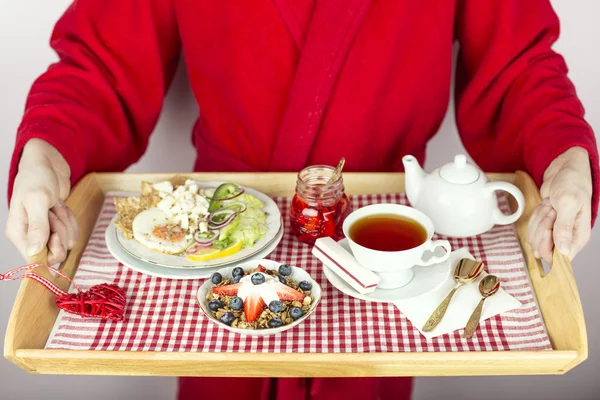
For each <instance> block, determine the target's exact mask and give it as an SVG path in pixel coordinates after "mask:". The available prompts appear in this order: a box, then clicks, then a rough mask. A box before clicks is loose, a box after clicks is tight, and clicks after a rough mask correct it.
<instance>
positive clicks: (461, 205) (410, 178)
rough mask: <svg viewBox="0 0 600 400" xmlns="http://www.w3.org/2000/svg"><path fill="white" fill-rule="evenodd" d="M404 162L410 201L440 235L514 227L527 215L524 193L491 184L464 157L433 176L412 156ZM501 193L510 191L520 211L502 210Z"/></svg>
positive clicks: (456, 234)
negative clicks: (499, 197)
mask: <svg viewBox="0 0 600 400" xmlns="http://www.w3.org/2000/svg"><path fill="white" fill-rule="evenodd" d="M402 163H403V164H404V170H405V181H406V183H405V186H406V195H407V197H408V201H410V204H411V206H412V207H414V208H416V209H417V210H419V211H421V212H423V213H425V214H427V216H428V217H429V218H431V220H432V221H433V225H434V227H435V231H436V232H437V233H438V234H441V235H445V236H449V237H466V236H474V235H479V234H481V233H484V232H486V231H488V230H490V229H491V228H492V227H493V226H494V225H496V224H497V225H507V224H512V223H513V222H515V221H516V220H517V219H519V217H520V216H521V214H523V208H524V205H525V199H524V198H523V193H521V191H520V190H519V189H517V187H516V186H514V185H512V184H510V183H507V182H488V179H487V177H486V175H485V174H484V173H483V172H482V171H480V170H479V169H478V168H477V167H475V166H474V165H472V164H470V163H467V157H466V156H465V155H464V154H459V155H457V156H456V157H454V162H451V163H448V164H445V165H443V166H441V167H440V168H437V169H436V170H435V171H433V172H432V173H430V174H427V173H426V172H425V171H424V170H423V169H422V168H421V166H420V165H419V162H418V161H417V159H416V158H415V157H413V156H411V155H407V156H404V157H403V158H402ZM497 190H503V191H506V192H508V193H510V194H511V195H512V196H513V197H514V198H515V199H516V201H517V204H518V208H517V211H515V212H514V213H513V214H511V215H505V214H504V213H502V211H501V210H500V209H499V208H498V200H497V197H496V193H495V192H496V191H497Z"/></svg>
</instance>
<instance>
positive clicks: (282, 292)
mask: <svg viewBox="0 0 600 400" xmlns="http://www.w3.org/2000/svg"><path fill="white" fill-rule="evenodd" d="M275 291H276V292H277V296H279V300H283V301H302V300H304V298H305V297H306V295H304V294H302V293H300V292H299V291H297V290H296V289H294V288H291V287H289V286H288V285H284V284H283V283H281V282H277V283H276V284H275Z"/></svg>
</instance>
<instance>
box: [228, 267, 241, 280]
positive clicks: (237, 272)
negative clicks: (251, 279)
mask: <svg viewBox="0 0 600 400" xmlns="http://www.w3.org/2000/svg"><path fill="white" fill-rule="evenodd" d="M231 275H233V277H234V278H235V277H236V276H240V277H241V276H244V270H243V269H242V267H235V268H234V269H233V271H231Z"/></svg>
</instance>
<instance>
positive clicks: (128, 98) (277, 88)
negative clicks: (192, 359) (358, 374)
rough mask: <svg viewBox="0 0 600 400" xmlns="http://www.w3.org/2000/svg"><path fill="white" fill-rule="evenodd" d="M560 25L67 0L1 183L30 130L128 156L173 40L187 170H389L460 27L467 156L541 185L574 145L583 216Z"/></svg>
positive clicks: (519, 11)
mask: <svg viewBox="0 0 600 400" xmlns="http://www.w3.org/2000/svg"><path fill="white" fill-rule="evenodd" d="M558 33H559V23H558V19H557V16H556V15H555V13H554V12H553V10H552V8H551V6H550V3H549V1H548V0H528V1H519V0H487V1H481V0H428V1H415V0H396V1H392V0H389V1H386V0H319V1H314V0H254V1H241V0H238V1H234V0H231V1H216V0H129V1H123V0H105V1H84V0H80V1H75V3H74V4H73V5H72V6H71V7H70V8H69V9H68V10H67V12H66V13H65V14H64V16H63V17H62V18H61V19H60V21H59V22H58V24H57V25H56V29H55V31H54V34H53V36H52V40H51V45H52V47H53V48H54V49H55V50H56V51H57V53H58V55H59V56H60V61H59V62H58V63H56V64H54V65H53V66H51V67H50V68H49V70H48V71H47V72H45V73H44V74H43V75H42V76H41V77H40V78H39V79H38V80H37V81H36V82H35V84H34V85H33V87H32V89H31V93H30V95H29V97H28V100H27V105H26V111H25V115H24V118H23V122H22V124H21V126H20V128H19V130H18V134H17V143H16V149H15V155H14V158H13V162H12V167H11V172H10V174H11V182H12V179H14V176H15V173H16V167H17V161H18V157H19V154H20V151H21V149H22V147H23V145H24V143H25V142H26V141H27V140H29V139H31V138H34V137H35V138H42V139H44V140H46V141H48V142H50V143H51V144H53V145H54V146H55V147H56V148H57V149H58V150H59V151H60V152H61V153H62V154H63V155H64V157H65V158H66V160H67V161H68V163H69V165H70V166H71V171H72V180H73V182H76V181H77V180H78V179H80V178H81V177H82V175H84V174H85V173H87V172H90V171H121V170H124V169H125V168H127V167H128V166H129V165H131V164H132V163H133V162H135V161H137V160H138V159H139V158H140V156H141V155H142V154H143V153H144V150H145V149H146V146H147V144H148V139H149V137H150V134H151V133H152V130H153V128H154V126H155V123H156V121H157V118H158V115H159V112H160V110H161V106H162V102H163V98H164V96H165V92H166V91H167V89H168V87H169V84H170V82H171V80H172V78H173V74H174V71H175V69H176V66H177V63H178V60H179V59H180V53H182V54H183V59H184V60H185V63H186V66H187V70H188V74H189V79H190V82H191V86H192V89H193V92H194V95H195V97H196V100H197V101H198V104H199V108H200V118H199V119H198V121H197V123H196V124H195V126H194V129H193V133H192V136H193V143H194V145H195V147H196V148H197V152H198V157H197V162H196V166H195V167H196V170H198V171H256V172H258V171H298V170H300V169H301V168H302V167H304V166H305V165H310V164H317V163H326V164H330V165H334V164H335V163H337V161H338V160H339V158H340V157H342V156H344V157H346V160H347V163H346V169H345V170H346V171H401V170H402V163H401V158H402V156H403V155H405V154H408V153H410V154H413V155H415V156H417V158H418V159H419V160H420V161H421V162H423V161H424V160H423V158H424V154H425V148H426V145H427V141H428V140H429V139H430V138H431V137H432V136H433V135H434V134H435V133H436V131H437V130H438V128H439V126H440V123H441V121H442V119H443V117H444V114H445V111H446V107H447V105H448V98H449V95H450V78H451V61H452V46H453V43H454V42H455V41H458V42H459V44H460V53H459V57H458V66H457V79H456V93H455V98H456V120H457V124H458V128H459V131H460V135H461V139H462V141H463V143H464V145H465V147H466V148H467V150H468V151H469V154H470V155H471V156H472V157H473V158H474V159H475V161H476V162H477V163H478V164H479V166H480V167H482V168H483V169H484V170H487V171H514V170H516V169H523V170H526V171H528V172H529V173H530V174H531V175H532V176H533V177H534V179H535V180H536V182H537V183H538V184H539V183H541V181H542V176H543V173H544V170H545V169H546V167H547V166H548V164H549V163H550V162H551V161H552V160H553V159H554V158H555V157H556V156H558V155H559V154H561V153H562V152H564V151H565V150H567V149H568V148H570V147H573V146H581V147H584V148H586V149H587V150H588V152H589V154H590V157H591V165H592V168H593V174H594V186H595V189H594V203H593V214H594V217H595V215H596V210H597V204H598V190H597V177H598V154H597V148H596V141H595V138H594V135H593V132H592V130H591V128H590V126H589V125H588V124H587V123H586V122H585V121H584V118H583V113H584V111H583V108H582V105H581V103H580V102H579V100H578V99H577V97H576V94H575V90H574V88H573V85H572V84H571V82H570V81H569V80H568V79H567V77H566V73H567V68H566V66H565V63H564V61H563V59H562V58H561V56H559V55H558V54H556V53H554V52H553V51H552V50H551V47H550V46H551V45H552V43H553V42H554V41H555V40H556V38H557V36H558ZM182 133H183V132H172V133H171V134H173V135H175V134H182ZM172 156H173V157H175V156H177V155H176V154H174V155H172ZM450 156H451V155H448V157H450ZM11 186H12V184H11ZM199 373H201V371H199ZM204 383H206V384H205V385H204ZM248 384H252V385H255V386H254V389H253V390H251V391H248V390H247V386H246V385H248ZM380 384H381V385H383V386H382V387H383V389H382V390H383V391H385V392H387V395H388V396H390V397H386V398H395V399H399V398H403V397H402V393H401V392H402V390H403V389H401V387H404V389H405V391H409V390H410V381H409V380H376V379H362V380H358V379H351V380H347V381H346V380H335V381H331V380H280V381H278V382H275V381H271V382H269V381H268V380H264V381H261V380H256V381H253V382H252V383H248V382H245V381H241V380H234V381H233V382H232V383H231V384H229V383H224V382H221V383H219V382H218V381H212V380H185V381H182V393H181V398H182V399H183V398H185V399H192V398H200V396H202V398H212V397H214V396H212V395H210V393H212V392H213V391H217V392H220V391H222V390H223V389H226V390H228V391H230V394H231V393H233V392H235V390H236V389H240V390H245V391H247V392H252V393H254V394H256V395H257V396H258V395H259V394H261V393H262V394H264V395H265V396H266V394H267V393H268V392H269V391H271V392H278V393H279V395H280V396H279V397H278V398H285V399H304V398H305V397H306V393H307V392H312V393H313V394H318V393H321V396H326V397H327V398H329V399H333V398H338V397H339V398H348V399H351V398H360V399H370V398H375V392H376V391H377V390H379V389H378V388H377V386H378V385H380ZM394 385H395V386H396V387H393V386H394ZM200 386H203V387H202V388H200ZM368 392H372V393H371V394H368ZM336 393H337V396H336V395H335V394H336ZM195 396H196V397H195ZM215 396H216V394H215ZM231 398H233V397H231ZM240 398H243V397H240ZM256 398H259V397H256ZM261 398H266V397H261ZM314 398H322V397H314Z"/></svg>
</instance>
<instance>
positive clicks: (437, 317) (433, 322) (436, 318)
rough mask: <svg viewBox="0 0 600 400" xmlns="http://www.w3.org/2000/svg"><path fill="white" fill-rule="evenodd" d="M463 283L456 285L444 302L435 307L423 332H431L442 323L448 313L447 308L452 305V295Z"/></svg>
mask: <svg viewBox="0 0 600 400" xmlns="http://www.w3.org/2000/svg"><path fill="white" fill-rule="evenodd" d="M459 287H461V285H456V286H455V287H454V289H452V290H451V291H450V293H448V296H446V298H445V299H444V301H442V303H441V304H440V305H439V306H438V308H436V309H435V311H434V312H433V313H432V314H431V317H429V319H428V320H427V322H426V323H425V325H423V332H431V331H432V330H434V329H435V327H436V326H438V324H439V323H440V321H441V320H442V318H443V317H444V314H446V310H448V306H449V305H450V300H452V296H454V293H456V291H457V290H458V288H459Z"/></svg>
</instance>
